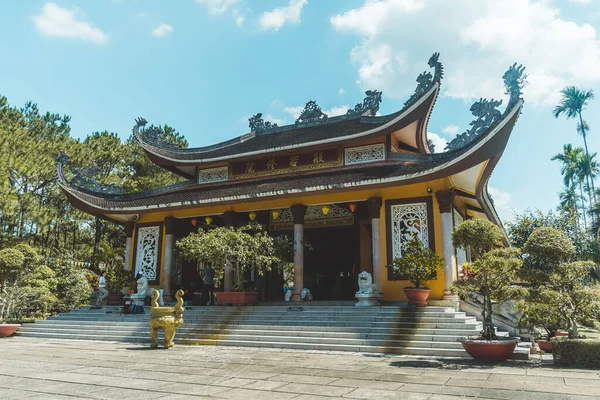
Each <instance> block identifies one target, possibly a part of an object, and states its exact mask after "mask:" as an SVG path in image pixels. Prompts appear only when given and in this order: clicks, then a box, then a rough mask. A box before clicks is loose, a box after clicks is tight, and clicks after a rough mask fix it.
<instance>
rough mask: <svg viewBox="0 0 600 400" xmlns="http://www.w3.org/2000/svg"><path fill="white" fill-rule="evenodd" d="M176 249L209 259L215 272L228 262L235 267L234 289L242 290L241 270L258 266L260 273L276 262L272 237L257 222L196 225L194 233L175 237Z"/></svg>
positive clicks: (200, 259)
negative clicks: (225, 225)
mask: <svg viewBox="0 0 600 400" xmlns="http://www.w3.org/2000/svg"><path fill="white" fill-rule="evenodd" d="M177 249H178V251H179V252H180V254H181V256H182V257H183V258H185V259H187V260H190V261H198V262H201V263H203V262H209V263H212V265H213V268H214V269H215V272H217V274H218V275H222V274H223V273H224V270H225V266H226V265H228V264H231V265H232V267H234V269H235V271H236V274H235V275H236V282H235V283H234V285H233V287H232V290H233V291H234V292H240V291H243V290H244V272H245V271H247V270H250V269H252V268H254V267H258V270H259V273H264V271H267V270H270V269H271V267H272V265H273V264H276V263H278V262H280V260H279V258H277V257H276V256H275V245H274V241H273V238H272V237H270V236H269V235H268V234H267V232H265V231H264V230H263V228H262V227H261V226H260V225H258V224H253V225H246V226H243V227H239V228H226V227H217V228H213V229H208V230H203V229H199V230H198V232H197V233H191V234H189V235H188V236H186V237H185V238H183V239H180V240H178V241H177Z"/></svg>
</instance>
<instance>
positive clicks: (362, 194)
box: [130, 178, 450, 301]
mask: <svg viewBox="0 0 600 400" xmlns="http://www.w3.org/2000/svg"><path fill="white" fill-rule="evenodd" d="M449 187H450V184H449V182H448V180H447V179H446V178H442V179H438V180H435V181H430V182H426V183H419V184H414V185H408V186H398V187H391V188H377V189H371V190H357V191H348V192H340V193H327V194H314V195H308V194H307V195H300V196H297V197H291V198H281V199H273V200H264V201H252V202H246V203H237V204H226V205H217V206H210V207H202V206H199V207H197V208H188V209H180V210H173V211H166V212H155V213H148V214H142V215H140V219H139V221H138V223H148V222H163V221H164V219H165V218H167V217H175V218H189V217H198V216H199V217H201V216H211V215H220V214H223V213H224V212H225V211H235V212H239V213H244V212H250V211H258V210H269V209H278V208H285V207H290V206H292V205H293V204H306V205H318V204H330V203H343V202H350V201H356V202H359V201H364V200H367V199H368V198H370V197H381V198H382V200H383V205H382V208H381V219H380V232H379V235H380V236H379V237H380V238H381V241H380V249H379V251H380V260H381V265H379V268H380V271H381V291H382V292H383V293H384V295H385V299H386V300H391V301H405V300H407V299H406V296H405V295H404V292H403V291H402V289H403V288H404V287H412V284H410V282H408V281H396V280H388V272H387V267H386V265H387V264H388V262H390V261H391V260H388V259H387V239H386V238H387V226H386V223H387V218H386V207H385V201H386V200H398V199H410V198H415V197H431V199H432V203H433V216H428V217H433V235H434V238H435V239H434V242H435V251H436V252H437V253H438V254H439V255H440V256H442V231H441V218H440V213H439V207H438V203H437V199H436V197H435V194H434V193H435V192H436V191H439V190H447V189H449ZM427 188H430V189H431V193H428V191H427ZM162 229H163V240H162V252H161V254H162V255H164V251H165V248H164V247H165V240H164V239H165V227H164V224H163V228H162ZM132 243H133V244H134V246H135V243H136V238H135V237H134V238H133V241H132ZM134 253H135V251H132V252H131V264H130V265H132V268H134V265H135V260H134V259H133V257H134ZM163 262H164V257H163V256H161V259H160V271H161V273H160V285H151V287H161V286H162V284H163V273H162V272H163ZM428 286H429V288H430V289H431V294H430V297H429V298H430V299H432V300H437V299H441V298H442V296H443V292H444V273H443V271H441V272H439V273H438V277H437V279H435V280H432V281H430V282H429V284H428Z"/></svg>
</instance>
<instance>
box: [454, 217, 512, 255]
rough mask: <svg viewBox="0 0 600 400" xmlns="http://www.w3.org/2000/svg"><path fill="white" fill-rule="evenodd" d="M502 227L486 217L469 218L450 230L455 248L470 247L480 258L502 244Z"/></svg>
mask: <svg viewBox="0 0 600 400" xmlns="http://www.w3.org/2000/svg"><path fill="white" fill-rule="evenodd" d="M503 238H504V235H503V234H502V229H500V228H499V227H498V226H497V225H494V224H493V223H491V222H490V221H488V220H487V219H471V220H467V221H465V222H463V223H461V224H460V225H459V226H457V227H456V228H455V229H454V231H453V232H452V243H453V244H454V247H456V248H459V247H460V248H463V249H466V248H468V247H470V248H471V252H472V253H473V255H474V256H475V257H476V258H481V257H483V255H484V254H485V253H487V252H488V251H490V250H492V249H493V248H494V247H497V246H501V245H502V239H503Z"/></svg>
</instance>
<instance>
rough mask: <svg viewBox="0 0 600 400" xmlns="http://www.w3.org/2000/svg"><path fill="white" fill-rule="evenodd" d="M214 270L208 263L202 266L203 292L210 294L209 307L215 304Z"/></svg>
mask: <svg viewBox="0 0 600 400" xmlns="http://www.w3.org/2000/svg"><path fill="white" fill-rule="evenodd" d="M214 280H215V270H214V269H213V268H212V266H211V265H210V264H209V263H206V264H204V292H205V293H207V294H208V293H209V292H210V305H214V304H215V283H214Z"/></svg>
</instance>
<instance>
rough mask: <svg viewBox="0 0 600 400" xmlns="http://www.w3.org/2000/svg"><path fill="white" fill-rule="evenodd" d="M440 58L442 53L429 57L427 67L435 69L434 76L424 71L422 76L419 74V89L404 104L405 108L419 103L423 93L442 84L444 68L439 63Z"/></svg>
mask: <svg viewBox="0 0 600 400" xmlns="http://www.w3.org/2000/svg"><path fill="white" fill-rule="evenodd" d="M439 58H440V53H433V55H432V56H431V57H429V61H428V62H427V65H429V67H431V68H433V69H434V72H433V75H431V72H428V71H423V72H422V73H421V74H419V76H418V77H417V87H416V89H415V92H414V93H413V94H412V96H410V97H409V99H408V100H407V101H406V102H405V103H404V107H408V106H410V105H411V104H413V103H414V102H415V101H417V99H418V98H419V97H421V96H422V95H423V93H425V92H427V91H428V90H429V89H430V88H431V87H432V86H433V84H434V83H436V82H439V83H441V82H442V78H443V77H444V66H443V65H442V63H441V62H440V61H439Z"/></svg>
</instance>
